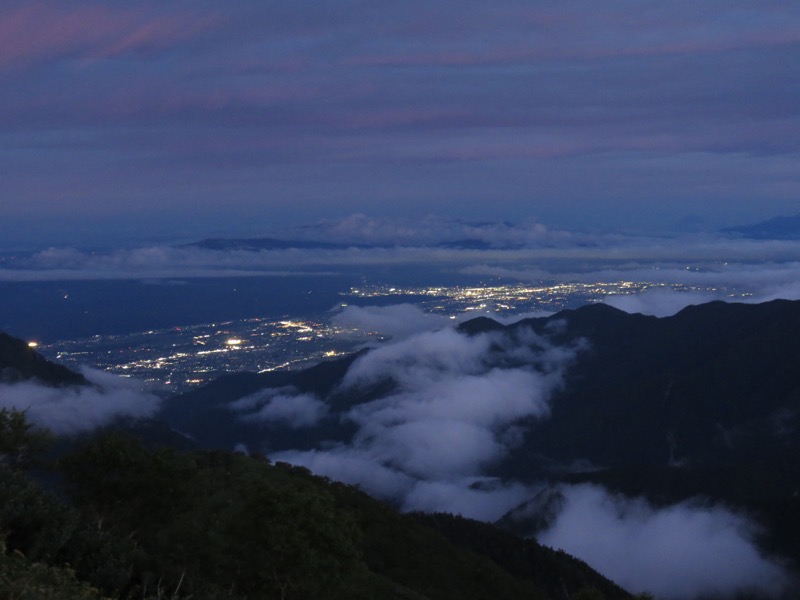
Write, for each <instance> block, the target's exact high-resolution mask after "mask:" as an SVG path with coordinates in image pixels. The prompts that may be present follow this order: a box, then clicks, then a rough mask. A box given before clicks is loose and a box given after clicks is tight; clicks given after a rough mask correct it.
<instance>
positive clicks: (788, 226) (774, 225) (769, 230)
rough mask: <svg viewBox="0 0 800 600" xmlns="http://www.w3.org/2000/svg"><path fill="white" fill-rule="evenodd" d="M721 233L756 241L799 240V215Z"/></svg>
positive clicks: (769, 220)
mask: <svg viewBox="0 0 800 600" xmlns="http://www.w3.org/2000/svg"><path fill="white" fill-rule="evenodd" d="M722 232H723V233H726V234H729V235H736V236H740V237H745V238H752V239H756V240H797V239H800V215H792V216H786V217H774V218H772V219H768V220H767V221H761V222H760V223H755V224H753V225H740V226H737V227H728V228H726V229H723V230H722Z"/></svg>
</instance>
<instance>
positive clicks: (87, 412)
mask: <svg viewBox="0 0 800 600" xmlns="http://www.w3.org/2000/svg"><path fill="white" fill-rule="evenodd" d="M82 373H83V375H84V376H85V377H86V378H87V379H88V380H89V381H90V383H91V385H86V386H79V385H74V386H68V387H48V386H45V385H42V384H39V383H36V382H34V381H23V382H18V383H12V384H2V385H0V407H2V408H13V409H16V410H20V411H24V412H25V415H26V417H27V419H28V420H29V421H30V422H31V423H33V424H34V425H37V426H39V427H43V428H45V429H49V430H50V431H52V432H53V433H55V434H58V435H74V434H78V433H83V432H86V431H91V430H93V429H97V428H98V427H103V426H105V425H109V424H111V423H113V422H114V421H116V420H117V419H121V418H134V419H142V418H147V417H151V416H153V415H154V414H155V413H156V411H157V410H158V408H159V405H160V404H161V399H160V398H158V397H157V396H155V395H153V394H150V393H147V392H146V391H142V389H141V385H140V384H139V382H137V381H133V380H129V379H126V378H124V377H118V376H115V375H110V374H108V373H105V372H103V371H98V370H95V369H87V368H84V369H82Z"/></svg>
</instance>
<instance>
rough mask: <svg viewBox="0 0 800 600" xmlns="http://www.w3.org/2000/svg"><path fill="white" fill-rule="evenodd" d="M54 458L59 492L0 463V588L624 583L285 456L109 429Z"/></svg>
mask: <svg viewBox="0 0 800 600" xmlns="http://www.w3.org/2000/svg"><path fill="white" fill-rule="evenodd" d="M4 425H7V423H6V422H5V421H3V420H2V419H0V437H2V436H4V435H6V434H7V433H8V432H9V429H8V427H5V426H4ZM53 469H54V472H55V474H57V475H58V476H59V480H60V481H61V482H62V483H60V484H58V486H57V489H58V490H60V493H59V494H58V495H51V494H46V493H44V492H43V491H42V490H41V489H39V488H38V486H36V485H35V484H34V483H32V482H31V481H30V480H29V479H28V478H27V477H26V476H25V475H24V474H23V473H22V472H19V471H16V470H13V469H11V468H9V467H7V466H5V465H2V464H0V484H1V485H0V531H2V537H0V550H3V552H0V597H2V598H31V599H33V598H36V599H39V598H50V599H56V598H58V599H63V600H76V599H98V598H100V597H101V596H102V597H104V598H105V597H108V598H144V599H156V598H158V599H161V598H170V599H172V600H176V599H178V598H186V599H189V598H191V599H193V600H206V599H208V600H211V599H222V598H226V599H232V600H236V599H240V600H243V599H245V598H280V599H289V598H298V599H314V598H320V599H322V598H325V599H329V598H330V599H335V598H362V599H365V600H366V599H383V598H385V599H405V600H424V599H431V600H433V599H442V600H445V599H455V598H459V599H469V598H475V599H479V598H509V599H511V598H520V599H522V598H526V599H542V600H545V599H560V598H565V597H571V598H606V599H616V598H619V599H625V598H630V597H631V596H630V595H629V594H627V593H626V592H624V591H623V590H621V589H620V588H619V587H617V586H616V585H614V584H613V583H612V582H610V581H608V580H607V579H605V578H603V577H601V576H600V575H598V574H597V573H596V572H594V571H592V570H591V569H590V568H589V567H587V566H586V565H585V564H584V563H581V562H580V561H577V560H575V559H573V558H571V557H569V556H568V555H566V554H564V553H561V552H555V551H552V550H549V549H546V548H543V547H541V546H539V545H538V544H536V543H534V542H530V541H524V540H521V539H519V538H517V537H515V536H511V535H508V534H505V533H503V532H501V531H499V530H497V529H494V528H492V527H490V526H487V525H484V524H480V523H475V522H471V521H468V520H465V519H461V518H457V517H452V516H447V515H439V516H425V515H401V514H399V513H398V512H397V511H396V510H394V509H392V508H390V507H389V506H387V505H385V504H383V503H381V502H378V501H376V500H374V499H372V498H370V497H369V496H367V495H366V494H364V493H363V492H361V491H359V490H357V489H356V488H353V487H350V486H345V485H342V484H338V483H334V482H331V481H328V480H325V479H322V478H319V477H315V476H313V475H311V474H310V473H309V472H308V471H306V470H305V469H301V468H297V467H292V466H290V465H287V464H275V465H272V464H269V463H268V462H266V461H264V460H257V459H253V458H248V457H245V456H242V455H239V454H234V453H230V452H222V451H217V452H192V453H181V452H176V451H173V450H156V451H150V450H146V449H144V448H143V447H142V446H141V445H140V444H139V443H138V442H136V441H135V440H134V439H133V438H130V437H128V436H125V435H121V434H119V433H107V434H102V435H100V436H98V437H95V438H93V439H91V440H87V441H85V442H83V443H81V444H79V445H78V447H77V448H76V449H75V450H74V451H73V452H72V453H70V454H68V455H67V456H66V457H64V458H62V459H61V460H60V461H59V463H58V464H57V465H55V466H54V467H53ZM52 485H53V484H52V483H51V486H52Z"/></svg>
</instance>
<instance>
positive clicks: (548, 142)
mask: <svg viewBox="0 0 800 600" xmlns="http://www.w3.org/2000/svg"><path fill="white" fill-rule="evenodd" d="M798 67H800V5H797V4H796V3H791V2H785V1H769V0H753V1H730V0H725V1H721V0H719V1H718V0H707V1H704V2H701V3H698V2H692V1H689V0H676V1H674V2H668V3H665V2H655V1H645V2H641V1H632V0H631V1H626V0H610V1H608V2H603V3H597V2H588V1H576V2H569V3H566V2H557V1H537V2H530V1H513V0H501V1H499V2H493V3H486V2H477V1H474V0H459V2H444V1H442V2H417V1H410V2H404V3H396V2H391V3H390V2H360V1H357V0H347V1H342V2H335V3H334V2H319V1H298V2H255V1H251V2H237V3H227V4H226V3H219V2H209V1H205V0H193V1H191V2H189V1H176V2H170V3H163V2H146V1H143V2H137V3H133V4H132V3H129V2H121V1H113V0H103V1H95V0H74V1H72V2H69V3H64V2H58V1H55V0H54V1H36V0H33V1H32V0H24V1H16V0H6V1H5V2H3V3H2V6H0V86H2V89H3V93H2V95H0V182H1V185H0V215H1V216H2V219H0V239H3V240H4V242H6V244H7V245H9V244H12V245H13V244H16V245H18V246H19V245H24V244H26V243H30V244H39V245H42V244H71V245H81V244H91V243H99V242H104V243H111V242H113V243H117V244H121V243H133V242H136V241H147V240H167V239H192V238H202V237H206V236H208V235H230V236H236V235H259V234H261V233H263V232H264V231H273V230H276V229H277V230H280V228H282V227H285V226H296V225H298V224H301V223H314V222H318V221H320V220H325V219H336V218H341V217H344V216H347V215H352V214H366V215H369V216H371V217H377V218H397V217H411V218H424V217H425V216H426V215H435V216H438V217H454V216H456V217H460V218H464V219H493V220H498V221H510V222H515V223H517V222H530V221H536V222H541V223H543V224H545V225H547V226H549V227H555V228H568V229H581V228H583V229H601V230H623V229H624V230H630V229H645V230H663V229H669V228H671V227H674V226H675V224H676V223H678V222H680V221H681V220H682V219H685V218H686V217H690V216H691V217H694V218H696V219H700V220H703V221H704V222H705V223H706V224H707V226H709V227H719V226H727V225H738V224H745V223H750V222H756V221H760V220H764V219H767V218H770V217H773V216H776V215H785V214H795V213H797V212H798V209H797V207H798V198H800V168H798V156H800V150H799V148H798V143H799V142H798V140H799V139H800V136H798V132H800V103H798V102H797V98H798V97H800V78H798V76H797V73H798V71H799V69H798Z"/></svg>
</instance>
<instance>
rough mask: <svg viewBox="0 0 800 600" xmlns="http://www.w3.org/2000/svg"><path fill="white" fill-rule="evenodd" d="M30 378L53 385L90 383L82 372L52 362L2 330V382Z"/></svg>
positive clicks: (0, 333)
mask: <svg viewBox="0 0 800 600" xmlns="http://www.w3.org/2000/svg"><path fill="white" fill-rule="evenodd" d="M29 379H35V380H36V381H38V382H39V383H43V384H45V385H52V386H64V385H85V384H88V383H89V382H88V381H87V380H86V378H85V377H84V376H83V375H81V374H80V373H76V372H74V371H71V370H69V369H68V368H66V367H64V366H62V365H59V364H56V363H53V362H50V361H49V360H47V359H46V358H45V357H44V356H42V355H41V354H39V353H38V352H36V351H35V350H33V349H32V348H30V347H29V346H28V344H27V343H26V342H25V341H23V340H21V339H19V338H15V337H12V336H10V335H8V334H5V333H2V332H0V382H2V383H15V382H18V381H25V380H29Z"/></svg>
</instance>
